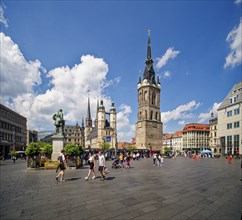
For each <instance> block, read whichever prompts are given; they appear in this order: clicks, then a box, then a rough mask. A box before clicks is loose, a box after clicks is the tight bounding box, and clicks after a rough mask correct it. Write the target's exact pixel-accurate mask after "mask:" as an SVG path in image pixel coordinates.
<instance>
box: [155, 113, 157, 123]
mask: <svg viewBox="0 0 242 220" xmlns="http://www.w3.org/2000/svg"><path fill="white" fill-rule="evenodd" d="M155 119H156V121H158V112H156V113H155Z"/></svg>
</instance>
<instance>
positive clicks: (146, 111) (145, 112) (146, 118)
mask: <svg viewBox="0 0 242 220" xmlns="http://www.w3.org/2000/svg"><path fill="white" fill-rule="evenodd" d="M145 119H147V110H145Z"/></svg>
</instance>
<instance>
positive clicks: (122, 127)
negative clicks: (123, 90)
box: [117, 104, 135, 142]
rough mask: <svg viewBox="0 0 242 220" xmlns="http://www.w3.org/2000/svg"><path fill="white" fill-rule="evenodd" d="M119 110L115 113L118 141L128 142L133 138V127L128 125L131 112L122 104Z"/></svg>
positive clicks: (128, 107) (129, 108)
mask: <svg viewBox="0 0 242 220" xmlns="http://www.w3.org/2000/svg"><path fill="white" fill-rule="evenodd" d="M119 109H120V111H119V112H118V113H117V130H118V141H127V142H130V141H131V139H132V137H134V136H135V125H132V124H130V121H129V115H130V113H131V112H132V110H131V107H130V106H128V105H125V104H122V105H121V106H120V107H119Z"/></svg>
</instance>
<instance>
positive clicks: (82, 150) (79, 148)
mask: <svg viewBox="0 0 242 220" xmlns="http://www.w3.org/2000/svg"><path fill="white" fill-rule="evenodd" d="M84 151H85V148H84V147H82V146H78V152H79V154H78V155H81V154H83V153H84Z"/></svg>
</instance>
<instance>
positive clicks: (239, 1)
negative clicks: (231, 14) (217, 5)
mask: <svg viewBox="0 0 242 220" xmlns="http://www.w3.org/2000/svg"><path fill="white" fill-rule="evenodd" d="M241 2H242V0H235V1H234V3H235V4H236V5H238V4H240V3H241Z"/></svg>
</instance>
